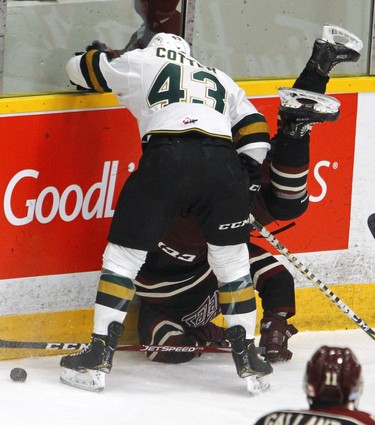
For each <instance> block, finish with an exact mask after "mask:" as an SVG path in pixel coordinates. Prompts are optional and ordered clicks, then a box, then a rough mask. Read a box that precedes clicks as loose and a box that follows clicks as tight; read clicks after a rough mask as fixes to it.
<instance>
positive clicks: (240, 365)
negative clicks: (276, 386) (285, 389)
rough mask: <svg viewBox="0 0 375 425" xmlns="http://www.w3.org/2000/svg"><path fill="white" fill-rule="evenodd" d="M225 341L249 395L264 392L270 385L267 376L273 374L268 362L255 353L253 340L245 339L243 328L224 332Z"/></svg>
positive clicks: (239, 327) (235, 327)
mask: <svg viewBox="0 0 375 425" xmlns="http://www.w3.org/2000/svg"><path fill="white" fill-rule="evenodd" d="M226 339H227V340H228V341H229V342H230V344H231V346H232V357H233V361H234V364H235V366H236V369H237V374H238V376H239V377H240V378H245V379H246V383H247V389H248V391H249V393H250V394H256V393H258V392H260V391H266V390H267V389H268V388H269V386H270V384H269V381H268V377H267V378H266V376H267V375H270V374H271V373H272V372H273V369H272V367H271V365H270V364H269V363H268V362H265V361H263V360H261V359H260V358H259V357H258V355H257V352H256V347H255V344H254V339H246V331H245V328H244V327H243V326H240V325H237V326H233V327H231V328H228V329H227V330H226Z"/></svg>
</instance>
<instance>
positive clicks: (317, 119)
mask: <svg viewBox="0 0 375 425" xmlns="http://www.w3.org/2000/svg"><path fill="white" fill-rule="evenodd" d="M278 92H279V96H280V99H281V105H280V106H279V117H278V127H279V129H278V130H279V131H282V132H283V134H284V135H286V136H288V137H291V138H293V139H301V138H302V137H303V136H304V135H305V134H306V133H307V132H308V131H310V130H311V128H312V125H313V124H318V123H323V122H325V121H336V120H337V119H338V117H339V115H340V111H339V108H340V102H339V101H338V100H337V99H335V98H334V97H332V96H327V95H324V94H319V93H315V92H310V91H307V90H300V89H295V88H287V87H281V88H279V89H278Z"/></svg>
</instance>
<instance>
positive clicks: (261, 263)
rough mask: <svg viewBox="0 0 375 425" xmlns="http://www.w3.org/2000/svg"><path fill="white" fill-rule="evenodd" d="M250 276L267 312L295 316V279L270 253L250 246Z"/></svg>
mask: <svg viewBox="0 0 375 425" xmlns="http://www.w3.org/2000/svg"><path fill="white" fill-rule="evenodd" d="M249 251H250V274H251V277H252V279H253V282H254V288H255V290H256V291H258V293H259V297H260V298H261V300H262V307H263V309H264V310H265V311H271V312H273V313H281V312H283V313H287V315H286V317H291V316H293V315H294V314H295V293H294V279H293V276H292V274H291V273H290V272H289V271H288V269H287V268H286V267H285V266H284V264H282V263H281V262H280V261H278V260H277V259H276V258H275V257H274V256H272V255H271V254H270V253H269V252H267V251H266V250H265V249H263V248H262V247H260V246H257V245H255V244H254V243H250V244H249Z"/></svg>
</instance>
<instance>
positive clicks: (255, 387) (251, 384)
mask: <svg viewBox="0 0 375 425" xmlns="http://www.w3.org/2000/svg"><path fill="white" fill-rule="evenodd" d="M244 379H245V381H246V386H247V392H248V393H249V394H250V395H251V396H256V395H258V394H260V393H264V392H266V391H268V390H269V389H270V387H271V385H270V378H269V375H265V376H256V375H253V376H247V377H246V378H244Z"/></svg>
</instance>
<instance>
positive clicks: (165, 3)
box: [148, 0, 180, 13]
mask: <svg viewBox="0 0 375 425" xmlns="http://www.w3.org/2000/svg"><path fill="white" fill-rule="evenodd" d="M179 2H180V0H148V3H149V5H150V8H151V9H152V10H153V11H155V12H165V13H169V12H173V11H174V10H175V9H176V7H177V5H178V3H179Z"/></svg>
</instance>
